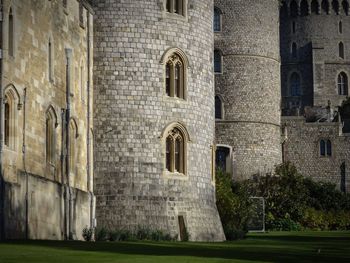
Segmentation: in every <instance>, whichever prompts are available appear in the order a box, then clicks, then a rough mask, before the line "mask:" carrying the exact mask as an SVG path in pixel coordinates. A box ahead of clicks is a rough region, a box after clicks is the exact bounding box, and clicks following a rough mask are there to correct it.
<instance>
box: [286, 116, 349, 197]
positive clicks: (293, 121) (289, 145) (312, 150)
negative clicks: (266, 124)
mask: <svg viewBox="0 0 350 263" xmlns="http://www.w3.org/2000/svg"><path fill="white" fill-rule="evenodd" d="M282 123H283V125H284V126H285V129H286V140H285V142H284V149H285V150H284V157H285V160H286V161H290V162H291V163H293V164H294V165H295V166H296V168H297V169H298V171H299V172H300V173H301V174H302V175H304V176H306V177H311V178H312V179H314V180H317V181H326V182H331V183H334V184H335V185H337V186H338V188H339V187H340V184H341V168H340V167H341V165H342V164H343V163H345V168H346V169H345V170H346V174H345V185H346V189H347V191H349V190H350V178H349V165H350V149H349V147H348V146H349V145H350V136H349V134H342V132H341V126H339V123H337V122H334V123H306V122H305V119H304V118H303V117H283V118H282ZM321 140H330V141H331V143H332V155H331V156H330V157H325V156H321V154H320V141H321Z"/></svg>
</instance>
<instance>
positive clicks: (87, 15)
mask: <svg viewBox="0 0 350 263" xmlns="http://www.w3.org/2000/svg"><path fill="white" fill-rule="evenodd" d="M86 18H87V19H86V24H87V25H86V26H87V30H86V31H87V33H86V41H87V65H86V66H87V107H86V109H87V131H86V142H87V145H86V147H87V169H86V170H87V190H88V192H89V195H90V228H92V227H93V222H92V221H93V214H92V213H93V198H94V196H93V193H92V184H91V157H92V156H91V152H90V147H91V145H90V77H91V76H90V52H91V50H90V12H89V11H87V12H86Z"/></svg>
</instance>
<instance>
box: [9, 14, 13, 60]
mask: <svg viewBox="0 0 350 263" xmlns="http://www.w3.org/2000/svg"><path fill="white" fill-rule="evenodd" d="M8 53H9V55H10V56H11V57H13V55H14V21H13V14H12V9H10V13H9V25H8Z"/></svg>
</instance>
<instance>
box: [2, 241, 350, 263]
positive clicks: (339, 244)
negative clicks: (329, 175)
mask: <svg viewBox="0 0 350 263" xmlns="http://www.w3.org/2000/svg"><path fill="white" fill-rule="evenodd" d="M344 241H349V238H347V237H317V236H315V237H310V236H288V235H287V236H266V235H262V236H253V237H250V238H248V239H247V240H243V241H238V242H226V243H177V242H168V243H167V242H160V243H156V242H127V243H123V242H121V243H113V242H96V243H92V242H91V243H88V242H74V241H72V242H60V241H9V242H6V244H15V245H30V246H35V247H46V248H52V249H64V250H75V251H82V252H96V253H98V252H104V253H118V254H127V255H145V256H173V257H175V256H190V257H199V258H221V259H231V260H233V259H237V260H250V261H270V262H284V263H289V262H293V263H294V262H300V263H304V262H337V263H339V262H350V253H349V252H348V251H347V250H348V248H349V244H346V242H345V243H344ZM318 249H321V251H320V253H319V251H318Z"/></svg>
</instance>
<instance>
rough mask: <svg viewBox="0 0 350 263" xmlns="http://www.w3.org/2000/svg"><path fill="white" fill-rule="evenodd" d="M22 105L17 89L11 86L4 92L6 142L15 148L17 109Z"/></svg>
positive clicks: (8, 145) (9, 146)
mask: <svg viewBox="0 0 350 263" xmlns="http://www.w3.org/2000/svg"><path fill="white" fill-rule="evenodd" d="M19 107H20V103H19V96H18V92H17V90H16V89H15V88H14V87H13V86H10V87H9V88H6V89H5V92H4V122H3V124H4V144H5V145H6V146H7V147H8V148H11V149H13V150H15V147H16V136H17V126H18V124H17V119H18V117H17V116H18V115H17V110H18V109H19Z"/></svg>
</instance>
